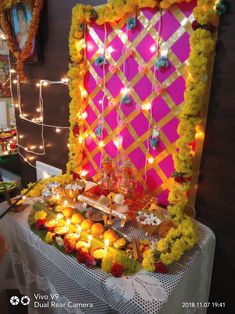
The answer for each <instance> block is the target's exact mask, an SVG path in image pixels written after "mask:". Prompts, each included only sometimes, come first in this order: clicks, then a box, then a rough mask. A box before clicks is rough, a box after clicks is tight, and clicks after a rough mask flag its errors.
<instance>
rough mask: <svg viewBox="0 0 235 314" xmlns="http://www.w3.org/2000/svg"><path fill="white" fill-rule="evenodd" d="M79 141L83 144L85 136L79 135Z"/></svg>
mask: <svg viewBox="0 0 235 314" xmlns="http://www.w3.org/2000/svg"><path fill="white" fill-rule="evenodd" d="M78 143H79V144H82V143H83V137H82V136H79V138H78Z"/></svg>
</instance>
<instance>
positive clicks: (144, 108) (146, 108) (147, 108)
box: [141, 102, 152, 111]
mask: <svg viewBox="0 0 235 314" xmlns="http://www.w3.org/2000/svg"><path fill="white" fill-rule="evenodd" d="M141 107H142V110H145V111H148V110H150V109H151V108H152V104H151V103H150V102H146V103H145V104H143V105H142V106H141Z"/></svg>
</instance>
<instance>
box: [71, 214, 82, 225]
mask: <svg viewBox="0 0 235 314" xmlns="http://www.w3.org/2000/svg"><path fill="white" fill-rule="evenodd" d="M83 219H84V217H83V216H82V214H81V213H75V214H73V216H72V218H71V222H72V223H73V224H80V223H81V222H82V221H83Z"/></svg>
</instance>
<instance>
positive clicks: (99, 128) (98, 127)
mask: <svg viewBox="0 0 235 314" xmlns="http://www.w3.org/2000/svg"><path fill="white" fill-rule="evenodd" d="M101 130H102V127H101V125H100V124H99V125H98V126H97V128H96V129H95V134H96V136H97V137H101Z"/></svg>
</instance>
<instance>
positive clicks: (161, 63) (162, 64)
mask: <svg viewBox="0 0 235 314" xmlns="http://www.w3.org/2000/svg"><path fill="white" fill-rule="evenodd" d="M168 66H169V60H168V58H167V57H166V56H161V57H160V58H159V59H158V60H157V62H156V65H155V67H156V70H158V69H160V68H167V67H168Z"/></svg>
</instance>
